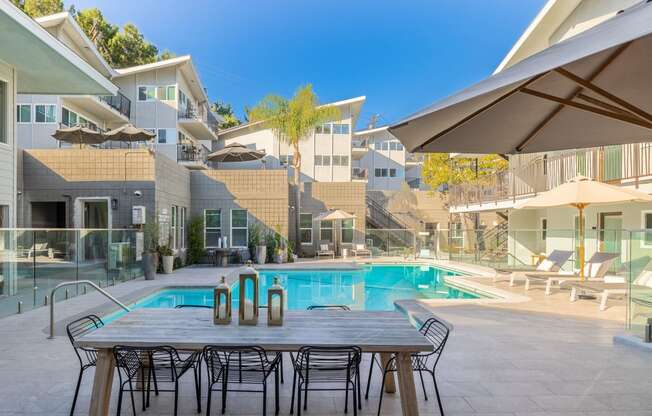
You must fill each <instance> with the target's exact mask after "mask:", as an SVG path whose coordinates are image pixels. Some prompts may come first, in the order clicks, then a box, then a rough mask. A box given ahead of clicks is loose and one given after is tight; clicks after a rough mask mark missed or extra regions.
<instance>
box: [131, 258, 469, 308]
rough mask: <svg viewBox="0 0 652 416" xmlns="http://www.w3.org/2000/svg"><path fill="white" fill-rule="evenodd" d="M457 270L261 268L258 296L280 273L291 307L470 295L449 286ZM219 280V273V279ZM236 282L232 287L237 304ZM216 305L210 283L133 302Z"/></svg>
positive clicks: (389, 304)
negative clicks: (449, 281) (446, 279)
mask: <svg viewBox="0 0 652 416" xmlns="http://www.w3.org/2000/svg"><path fill="white" fill-rule="evenodd" d="M455 275H456V273H454V272H451V271H448V270H444V269H439V268H435V267H431V266H414V265H409V266H407V265H373V266H366V267H363V268H360V269H356V270H335V269H319V270H314V269H313V270H309V269H303V270H301V269H298V270H297V269H295V270H272V269H261V270H259V277H260V282H259V288H260V289H259V302H260V304H261V305H265V304H267V289H268V288H269V287H270V286H271V285H272V284H273V280H274V277H279V278H280V281H281V284H282V285H283V287H284V288H285V289H286V290H287V295H286V297H287V307H288V309H295V310H302V309H306V308H307V307H308V306H310V305H333V304H337V305H347V306H349V307H350V308H351V309H354V310H375V311H386V310H394V301H396V300H399V299H432V298H440V299H460V298H465V299H470V298H477V297H478V295H475V294H471V293H467V292H464V291H461V290H459V289H457V288H454V287H451V286H447V285H446V284H445V282H444V276H455ZM215 281H216V285H217V277H216V279H215ZM238 290H239V288H238V285H237V284H235V285H234V287H233V303H234V308H236V307H237V303H238V300H237V299H238ZM181 304H192V305H209V306H212V305H213V289H212V288H170V289H165V290H162V291H160V292H157V293H155V294H153V295H151V296H148V297H146V298H143V299H142V300H140V301H138V302H136V303H135V304H134V305H133V308H174V307H175V306H176V305H181Z"/></svg>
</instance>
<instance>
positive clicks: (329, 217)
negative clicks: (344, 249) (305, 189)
mask: <svg viewBox="0 0 652 416" xmlns="http://www.w3.org/2000/svg"><path fill="white" fill-rule="evenodd" d="M354 218H356V216H355V215H353V214H349V213H348V212H346V211H342V210H341V209H333V210H330V211H326V212H322V213H321V214H319V215H318V216H317V217H315V220H316V221H340V228H342V224H341V221H342V220H351V219H354ZM336 231H337V229H336ZM337 241H338V238H337V236H336V237H335V252H336V253H337V252H338V244H337Z"/></svg>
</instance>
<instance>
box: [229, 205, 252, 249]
mask: <svg viewBox="0 0 652 416" xmlns="http://www.w3.org/2000/svg"><path fill="white" fill-rule="evenodd" d="M248 233H249V230H248V224H247V210H246V209H232V210H231V246H232V247H247V244H248V242H249V235H248Z"/></svg>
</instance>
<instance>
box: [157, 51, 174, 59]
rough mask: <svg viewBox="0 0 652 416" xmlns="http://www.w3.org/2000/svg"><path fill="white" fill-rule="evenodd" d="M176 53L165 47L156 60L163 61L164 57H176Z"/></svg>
mask: <svg viewBox="0 0 652 416" xmlns="http://www.w3.org/2000/svg"><path fill="white" fill-rule="evenodd" d="M176 57H177V54H176V53H174V52H172V51H169V50H167V49H165V50H164V51H163V52H161V54H160V55H159V56H158V58H156V59H157V60H158V61H165V60H166V59H172V58H176Z"/></svg>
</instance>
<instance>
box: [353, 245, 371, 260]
mask: <svg viewBox="0 0 652 416" xmlns="http://www.w3.org/2000/svg"><path fill="white" fill-rule="evenodd" d="M351 252H352V253H353V255H354V256H355V257H359V256H368V257H371V256H372V255H371V250H369V249H368V248H367V247H365V245H364V244H356V245H355V248H354V249H352V250H351Z"/></svg>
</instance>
